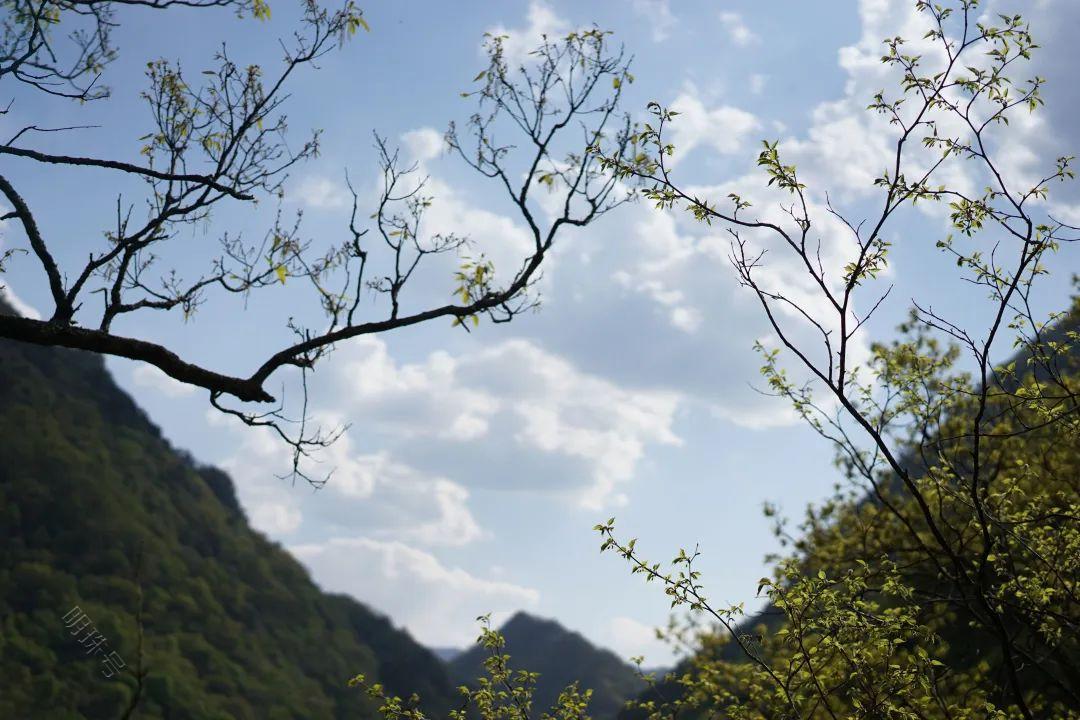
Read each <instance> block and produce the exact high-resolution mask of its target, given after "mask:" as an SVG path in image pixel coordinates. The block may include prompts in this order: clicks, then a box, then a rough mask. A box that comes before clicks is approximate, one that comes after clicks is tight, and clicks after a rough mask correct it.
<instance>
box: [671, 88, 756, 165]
mask: <svg viewBox="0 0 1080 720" xmlns="http://www.w3.org/2000/svg"><path fill="white" fill-rule="evenodd" d="M669 107H670V109H671V110H674V111H676V112H678V113H679V115H678V117H676V118H675V122H673V123H672V124H671V126H670V128H671V142H672V143H673V144H674V145H675V156H674V160H676V161H681V160H683V159H685V158H687V157H688V156H690V155H691V154H692V153H693V151H694V149H696V148H697V147H699V146H704V147H707V148H709V149H710V150H713V151H714V152H716V153H719V154H721V155H734V154H737V153H740V152H743V151H745V149H746V146H747V142H748V140H750V139H752V138H753V134H754V133H755V132H757V131H758V130H759V129H760V126H761V124H760V122H758V119H757V118H756V117H755V116H754V115H753V114H752V113H749V112H747V111H745V110H741V109H739V108H737V107H733V106H731V105H719V106H716V107H706V105H705V103H704V102H703V101H702V100H701V98H700V96H699V94H698V93H697V91H696V89H695V88H693V87H688V88H687V89H686V90H684V91H683V92H682V93H680V94H679V95H678V97H676V98H675V99H674V100H672V101H671V103H670V105H669Z"/></svg>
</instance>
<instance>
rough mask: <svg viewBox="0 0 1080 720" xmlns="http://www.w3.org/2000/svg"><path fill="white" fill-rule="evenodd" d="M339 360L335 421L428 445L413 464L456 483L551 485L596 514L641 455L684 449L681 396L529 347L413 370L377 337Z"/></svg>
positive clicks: (508, 346)
mask: <svg viewBox="0 0 1080 720" xmlns="http://www.w3.org/2000/svg"><path fill="white" fill-rule="evenodd" d="M339 354H340V355H345V356H346V357H345V358H339V360H340V362H339V363H337V364H336V365H335V367H336V368H337V376H336V379H335V380H334V381H333V383H332V384H333V388H334V390H333V393H332V394H333V395H334V396H335V397H338V398H341V399H342V400H341V401H340V402H339V404H338V406H337V409H336V412H339V413H341V414H342V415H343V416H346V417H354V416H357V415H358V414H360V415H363V416H364V417H368V418H371V419H372V420H373V421H375V422H377V423H378V425H379V427H381V428H383V429H384V431H385V432H387V433H389V435H390V436H391V438H390V439H391V440H393V436H396V437H398V438H400V439H401V440H405V441H411V440H412V439H414V438H419V439H421V440H423V442H418V443H415V444H416V445H420V446H422V448H421V449H417V450H414V451H413V453H414V458H419V459H423V458H427V459H428V461H429V462H431V463H432V464H435V463H439V464H441V465H443V466H452V467H458V468H460V469H459V473H458V475H459V476H460V477H462V478H466V477H468V478H474V477H478V478H481V482H483V483H486V484H489V483H490V484H495V485H500V486H505V487H507V488H511V489H513V488H518V489H544V488H553V487H554V488H556V489H558V490H561V491H562V492H568V493H570V494H571V495H572V496H574V497H576V498H577V501H578V502H579V503H581V504H582V505H584V506H586V507H592V508H595V507H601V506H603V505H605V504H608V503H610V502H617V501H618V496H617V493H616V488H617V486H618V485H619V484H620V483H623V482H626V481H627V480H629V479H631V478H632V477H633V474H634V471H635V468H636V466H637V463H638V462H639V460H640V459H641V458H642V456H643V455H644V452H645V449H646V447H647V446H648V445H650V444H677V443H678V442H679V439H678V437H677V436H676V435H675V433H674V431H673V429H672V423H673V418H674V414H675V410H676V407H677V404H678V396H677V395H676V394H674V393H670V392H651V391H639V390H627V389H624V388H621V387H619V386H617V385H615V384H613V383H610V382H607V381H605V380H603V379H601V378H597V377H592V376H590V375H587V374H584V373H582V372H580V371H579V370H578V369H577V368H575V367H574V366H573V365H572V364H570V363H569V362H567V361H566V360H565V359H563V358H561V357H559V356H557V355H554V354H552V353H550V352H547V351H545V350H543V349H542V348H540V347H539V346H538V345H536V344H535V343H532V342H529V341H525V340H507V341H503V342H500V343H498V344H495V345H492V346H488V347H485V348H483V349H481V350H478V351H476V352H472V353H466V354H461V355H457V356H455V355H451V354H449V353H446V352H443V351H437V352H434V353H431V354H430V355H429V356H428V357H427V358H426V359H425V360H423V361H421V362H415V363H396V362H395V361H394V360H393V359H392V358H391V356H390V355H389V352H388V348H387V346H386V345H385V343H383V342H382V341H381V340H378V339H374V338H372V339H368V340H365V341H363V342H361V343H356V344H355V345H354V346H353V347H351V348H348V349H343V350H342V351H341V353H339ZM321 397H322V396H320V398H321ZM545 456H549V457H545ZM531 460H532V461H535V462H536V466H535V470H531V471H530V468H529V463H530V461H531ZM552 461H554V462H556V463H558V464H559V466H560V467H562V468H563V470H562V472H561V473H560V474H559V476H558V478H559V479H557V480H554V479H552V478H551V477H548V475H549V473H547V472H546V470H548V469H550V468H551V467H552V465H551V462H552ZM500 468H506V472H507V474H506V475H505V476H499V474H498V471H499V469H500ZM511 473H512V474H511ZM462 482H465V481H464V480H462Z"/></svg>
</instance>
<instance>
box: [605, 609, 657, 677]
mask: <svg viewBox="0 0 1080 720" xmlns="http://www.w3.org/2000/svg"><path fill="white" fill-rule="evenodd" d="M606 635H607V638H606V640H607V644H608V645H610V646H611V647H612V648H613V649H614V650H615V653H616V654H617V655H619V657H621V658H622V659H624V660H629V659H630V658H633V657H642V658H644V661H643V663H642V666H643V667H645V668H650V667H656V666H658V665H667V664H669V663H671V662H672V661H673V660H674V654H673V653H672V649H671V646H670V645H669V644H668V643H666V642H664V641H663V640H661V639H660V638H658V637H657V636H656V628H655V627H653V626H652V625H646V624H645V623H643V622H639V621H637V620H635V619H633V618H629V617H623V616H620V617H614V618H612V619H611V621H610V622H609V623H608V627H607V628H606Z"/></svg>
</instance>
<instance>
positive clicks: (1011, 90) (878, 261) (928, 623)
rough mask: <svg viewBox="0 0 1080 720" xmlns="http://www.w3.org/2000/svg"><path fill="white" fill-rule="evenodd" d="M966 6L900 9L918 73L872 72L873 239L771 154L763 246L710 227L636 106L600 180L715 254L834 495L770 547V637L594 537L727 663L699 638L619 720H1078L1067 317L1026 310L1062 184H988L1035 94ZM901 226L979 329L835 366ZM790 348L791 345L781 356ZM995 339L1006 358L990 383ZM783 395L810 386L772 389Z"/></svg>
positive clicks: (943, 323) (749, 230)
mask: <svg viewBox="0 0 1080 720" xmlns="http://www.w3.org/2000/svg"><path fill="white" fill-rule="evenodd" d="M978 5H979V3H978V2H976V1H975V0H961V1H960V2H956V3H953V4H951V5H948V6H943V5H936V4H931V3H928V2H921V1H920V2H916V3H915V7H916V9H917V10H918V11H919V12H920V13H922V14H923V17H924V18H925V19H926V20H927V23H928V26H929V30H928V31H927V33H926V36H925V37H924V38H922V40H921V41H920V42H919V43H917V46H918V49H917V50H916V49H911V43H908V42H905V40H903V39H901V38H890V39H888V40H886V41H885V52H884V54H883V56H882V62H883V63H884V64H885V65H886V66H887V67H889V68H890V69H891V70H893V71H895V72H896V73H897V75H898V77H899V87H900V93H899V94H898V95H896V96H888V95H887V94H886V93H885V92H884V91H883V92H881V93H878V94H877V95H876V96H875V97H874V99H873V101H872V102H871V104H870V106H869V109H870V111H872V112H874V113H878V114H880V115H882V116H884V117H885V118H886V119H887V120H888V123H889V125H890V126H891V127H892V128H893V129H894V131H895V145H894V147H895V152H894V155H893V157H892V158H891V160H890V166H889V168H888V169H886V170H885V171H884V172H883V173H882V174H881V176H880V177H879V178H878V179H877V180H876V181H875V183H874V186H875V187H876V188H878V189H879V191H880V192H881V193H882V195H883V198H882V200H883V203H882V206H883V209H882V210H881V212H880V213H879V214H878V215H876V216H872V217H870V218H868V219H866V220H861V221H860V220H849V219H848V218H847V217H846V216H845V214H844V213H842V212H841V210H840V209H839V208H837V207H836V206H835V205H833V204H832V203H831V202H829V200H828V196H827V194H825V193H824V191H823V190H819V189H816V188H810V187H808V184H807V183H805V182H804V181H803V179H802V178H800V176H799V174H798V171H797V169H796V167H795V166H793V165H790V164H786V163H785V162H784V160H783V156H782V152H781V149H780V147H779V145H778V143H772V142H766V143H765V144H764V147H763V149H762V151H761V152H760V155H759V159H758V165H759V166H760V167H761V168H762V169H763V171H764V173H765V175H766V178H767V185H768V186H771V187H773V188H776V189H777V190H778V191H779V192H780V193H781V194H782V195H784V196H786V199H785V200H784V201H783V206H782V213H781V217H785V216H786V217H785V220H784V221H779V220H775V219H772V216H769V215H768V214H767V213H763V214H759V215H754V214H753V213H754V212H755V211H754V210H752V204H751V202H750V201H749V200H747V199H746V198H745V197H744V196H741V195H739V194H731V195H729V196H728V201H730V208H731V209H730V210H725V209H720V208H721V203H718V202H714V201H712V200H710V199H707V198H703V197H699V196H697V195H696V194H694V191H693V190H692V189H687V188H684V187H683V186H681V185H680V184H679V183H677V182H676V180H675V179H674V178H673V177H672V175H671V168H670V163H669V161H668V160H667V158H668V157H670V156H671V155H672V154H673V153H674V147H673V146H672V145H671V144H670V143H667V142H666V140H665V132H666V130H667V128H668V126H669V125H670V124H671V123H673V122H677V120H675V116H676V115H677V113H672V112H670V111H669V110H666V109H665V108H663V107H661V106H659V105H656V104H653V105H652V106H651V110H652V113H653V115H654V117H655V120H654V122H653V123H651V124H646V125H644V126H643V128H642V129H641V131H640V132H638V133H637V134H635V136H634V137H633V140H634V141H635V142H636V143H637V144H638V145H639V146H641V147H642V148H643V149H642V150H641V151H640V152H639V153H638V154H637V155H636V156H635V157H634V158H633V160H632V161H631V162H620V161H616V160H612V161H610V162H608V163H607V165H608V167H610V168H611V169H612V170H613V171H614V172H617V173H619V174H620V175H622V176H624V177H628V178H636V179H639V180H642V181H644V182H646V183H647V184H648V187H647V188H646V189H645V191H644V194H645V196H646V197H648V198H649V199H650V200H652V201H653V202H654V203H655V204H656V206H657V207H658V208H661V209H666V210H670V209H681V210H684V211H686V212H688V213H689V214H690V215H691V216H692V217H693V218H695V219H696V220H699V221H702V222H706V223H710V224H712V223H715V224H721V225H723V226H724V227H725V228H727V230H728V232H729V233H730V235H731V238H732V241H731V259H732V262H733V264H734V267H735V269H736V272H737V273H738V276H739V278H740V280H741V282H742V284H743V285H744V286H745V287H746V288H747V289H748V290H749V291H750V292H751V293H752V294H753V295H754V297H755V298H756V300H757V301H758V302H759V304H760V306H761V308H762V311H763V314H764V316H765V318H766V320H767V321H768V323H769V327H770V328H771V330H772V332H773V334H774V336H775V337H776V338H777V347H773V348H769V347H765V346H759V348H758V349H759V351H760V352H761V353H762V356H763V360H764V365H763V368H762V372H763V375H764V377H765V379H766V381H767V383H768V385H769V387H770V389H771V390H772V391H773V392H774V393H775V394H776V395H778V396H780V397H783V398H786V399H787V400H788V401H789V402H790V403H791V405H792V407H793V408H794V409H795V411H796V413H797V414H798V415H799V416H800V417H801V418H802V419H803V420H804V421H805V422H806V423H807V424H808V425H809V426H810V428H812V429H813V430H814V431H815V432H817V433H818V434H819V435H821V436H822V438H823V439H825V440H827V441H828V442H830V443H831V444H832V445H833V446H834V447H835V449H836V456H837V464H838V466H839V467H840V468H841V470H842V471H843V473H844V477H845V479H846V481H847V483H846V484H839V485H838V486H837V492H836V495H835V496H834V497H832V498H831V499H829V500H828V501H827V502H825V503H824V504H823V505H822V506H820V507H818V508H812V509H811V510H810V511H809V512H808V514H807V518H806V520H805V522H804V523H803V524H802V525H801V526H800V528H799V531H798V534H797V536H791V535H788V534H787V531H786V530H785V526H784V524H783V523H780V524H779V525H778V527H777V533H778V534H779V535H780V536H781V537H783V538H784V539H785V540H786V542H788V543H789V545H790V546H791V547H792V548H793V553H792V554H791V555H790V556H788V557H783V558H779V559H778V562H777V566H776V570H775V572H774V574H773V576H772V577H767V578H762V580H761V584H760V586H759V588H758V592H759V593H761V592H762V591H765V593H766V594H767V596H768V598H769V601H770V610H769V611H768V612H770V613H771V614H773V615H774V616H779V618H780V621H779V622H777V621H775V620H774V621H772V622H770V623H762V624H760V625H757V626H754V624H753V623H748V622H745V621H743V620H742V608H741V606H735V607H714V606H713V605H712V604H711V603H710V601H709V600H708V598H707V596H706V592H705V588H704V585H703V581H702V579H701V577H700V574H699V572H698V571H697V570H695V569H694V561H695V559H696V558H697V553H696V552H694V553H687V552H685V551H682V552H680V554H679V555H678V556H677V557H676V558H675V559H674V560H673V561H672V562H671V563H670V564H665V563H655V562H650V561H648V560H646V559H645V558H643V557H642V556H641V554H640V552H639V551H638V550H637V548H636V542H635V541H634V540H629V541H623V540H620V539H619V538H618V537H617V535H616V533H615V527H614V520H613V519H612V520H609V521H608V522H606V523H602V524H600V525H598V526H597V528H596V529H597V530H598V531H599V532H600V534H601V535H602V536H603V538H604V539H603V546H602V548H603V549H604V550H612V551H615V552H617V553H618V554H620V555H621V556H622V557H623V558H624V559H625V560H627V561H628V562H629V564H630V567H631V569H632V571H633V572H634V573H638V574H642V575H644V576H645V578H646V579H647V580H650V581H657V582H659V583H660V584H661V585H662V586H663V587H664V589H665V591H666V592H667V594H668V595H669V596H670V597H671V600H672V605H673V607H685V608H687V609H689V610H690V611H691V613H693V614H696V615H699V616H702V615H703V616H704V617H707V618H708V619H709V620H711V621H712V622H713V623H716V626H717V628H718V629H719V631H720V637H721V638H726V639H727V641H728V643H729V644H730V645H734V646H736V647H737V653H736V654H737V655H740V656H741V658H740V660H739V661H737V662H732V661H731V659H730V658H731V656H732V653H730V652H729V651H726V650H722V649H718V647H719V648H722V647H723V643H722V641H721V639H719V638H718V637H715V636H714V637H711V638H709V637H706V639H705V647H704V649H703V650H702V652H700V653H699V654H698V655H697V656H695V657H694V658H693V660H692V661H691V662H690V663H688V664H687V665H686V666H685V667H684V668H683V669H682V670H683V671H682V672H681V673H680V674H679V675H678V676H677V677H673V678H670V679H669V680H668V681H667V682H666V683H664V684H663V685H664V686H663V687H660V686H659V685H658V687H657V693H653V694H648V695H646V696H645V697H644V698H643V699H642V700H641V702H640V703H638V704H637V711H638V712H639V713H643V714H645V715H648V716H649V717H653V718H666V717H674V716H675V714H678V713H690V714H695V715H697V714H700V715H709V716H721V717H732V718H781V717H783V718H787V717H800V718H819V717H820V718H834V719H835V718H840V717H845V718H847V717H850V718H864V717H865V718H939V717H940V718H975V717H979V718H984V717H995V718H1005V717H1025V718H1034V717H1054V718H1059V717H1080V694H1078V690H1077V688H1078V687H1080V676H1078V675H1077V668H1078V667H1080V604H1078V602H1077V594H1076V591H1077V586H1078V583H1080V504H1078V497H1080V486H1078V485H1077V478H1078V477H1080V435H1078V429H1080V425H1078V422H1077V416H1078V414H1080V386H1078V382H1080V361H1078V352H1080V348H1078V346H1077V345H1078V342H1080V335H1078V327H1080V304H1077V305H1076V306H1074V307H1073V308H1072V309H1071V310H1068V311H1065V312H1061V313H1056V314H1054V315H1052V316H1051V317H1050V318H1048V319H1044V318H1040V317H1037V316H1036V314H1035V312H1034V310H1033V309H1032V308H1033V302H1032V288H1033V287H1034V286H1035V285H1036V283H1037V280H1038V279H1039V278H1040V277H1041V276H1042V275H1044V274H1045V273H1046V272H1047V264H1048V263H1047V258H1048V257H1049V256H1050V255H1051V254H1052V253H1054V252H1055V251H1056V250H1057V249H1058V247H1059V245H1060V243H1062V242H1071V241H1073V240H1074V238H1073V237H1071V236H1070V232H1072V231H1074V230H1075V228H1071V227H1069V226H1068V225H1066V224H1064V223H1062V222H1060V221H1057V220H1055V219H1054V218H1053V216H1052V215H1050V213H1049V210H1048V206H1047V204H1046V199H1047V196H1048V193H1049V188H1050V185H1051V184H1052V183H1055V182H1059V181H1066V180H1069V179H1071V178H1072V170H1071V169H1070V164H1071V158H1069V157H1062V158H1059V159H1058V160H1057V161H1056V162H1055V163H1053V167H1051V168H1049V169H1048V170H1047V172H1046V175H1045V177H1043V178H1042V179H1040V180H1038V182H1036V183H1035V184H1034V185H1030V186H1029V185H1026V184H1024V182H1023V180H1017V179H1015V178H1013V177H1011V176H1010V174H1009V172H1007V171H1006V169H1005V168H1004V167H1003V166H1002V165H1001V164H999V162H998V161H997V159H996V157H995V151H996V150H998V149H1000V148H1002V147H1004V146H1005V145H1006V144H1007V143H1008V142H1009V140H1008V136H1007V129H1008V123H1009V119H1010V117H1012V116H1014V115H1015V114H1016V113H1018V112H1034V111H1036V110H1037V109H1038V108H1039V107H1040V105H1041V104H1042V100H1041V97H1040V94H1039V91H1040V87H1041V84H1042V80H1041V79H1040V78H1033V79H1031V80H1030V81H1028V82H1023V83H1018V82H1015V81H1013V80H1012V79H1011V78H1010V73H1011V71H1012V69H1013V68H1015V67H1017V66H1018V65H1019V64H1020V63H1022V61H1023V60H1025V59H1027V58H1028V57H1029V56H1030V54H1031V52H1032V51H1033V50H1034V49H1035V47H1036V45H1035V43H1034V41H1033V39H1032V36H1031V34H1030V32H1029V30H1028V27H1027V26H1026V24H1025V23H1024V21H1023V19H1022V18H1021V17H1020V16H1018V15H1003V16H1000V17H998V18H996V23H991V22H989V21H987V20H985V19H984V18H983V17H982V16H980V15H979V13H980V10H979V8H978ZM912 146H915V149H914V150H912ZM946 168H948V169H949V170H951V171H953V172H956V173H963V174H964V175H963V176H966V177H969V178H970V179H972V183H971V184H972V185H975V186H977V185H978V184H979V183H980V182H985V189H984V190H983V191H981V193H978V194H971V193H970V192H968V191H966V190H965V189H964V187H965V186H964V184H963V183H959V182H955V181H953V182H949V181H947V180H946V179H947V178H948V177H950V176H948V175H947V174H946V172H945V170H946ZM952 177H953V178H955V177H957V175H953V176H952ZM943 181H945V182H944V183H943ZM822 196H823V197H824V201H825V207H824V208H821V207H820V205H819V204H818V202H819V198H822ZM916 203H924V204H926V203H936V204H938V205H939V206H941V211H940V214H941V215H943V216H944V217H946V218H948V220H949V221H950V222H951V224H952V226H953V230H954V233H955V237H954V236H953V235H950V236H949V237H947V238H945V239H943V240H940V241H938V242H937V243H936V245H937V247H938V248H939V249H940V250H941V251H942V252H943V253H946V254H947V256H948V257H950V258H952V259H954V260H955V265H956V267H957V268H958V269H959V270H958V272H959V273H960V274H961V279H962V280H963V281H965V282H967V283H970V284H971V285H973V286H975V287H976V288H980V289H981V290H982V291H984V292H985V294H986V296H987V297H988V301H989V302H988V304H987V307H986V310H985V312H984V313H983V315H982V316H983V317H985V318H986V324H985V326H984V327H983V328H981V329H979V330H976V329H969V328H966V327H963V326H962V325H961V324H960V323H959V322H958V321H955V320H951V319H949V318H948V317H947V316H946V315H945V314H943V313H941V312H940V311H935V310H934V309H932V308H931V307H929V306H928V305H927V304H925V303H920V302H919V301H918V300H917V299H916V300H915V301H914V307H913V308H912V310H911V316H910V320H909V321H908V322H906V323H905V324H904V325H903V326H902V327H901V328H900V330H901V333H900V338H899V339H898V340H896V341H894V342H892V343H889V344H880V343H879V344H873V345H871V346H870V350H869V356H868V358H867V359H865V360H856V359H855V355H856V354H857V352H858V342H859V340H858V339H861V337H862V334H861V333H860V331H862V330H863V329H864V327H865V324H866V322H867V320H868V319H869V318H870V316H871V315H873V313H874V311H875V310H876V309H877V308H878V307H879V306H880V305H881V304H882V303H883V302H884V301H885V299H886V298H887V296H888V294H889V290H890V289H891V287H890V288H888V289H885V290H884V291H881V290H880V289H875V288H877V285H878V283H880V282H881V280H882V277H883V276H884V271H885V270H886V268H887V266H888V260H889V252H890V242H889V240H888V229H889V227H890V223H891V221H892V220H893V218H894V217H895V216H897V215H898V214H899V212H900V211H901V210H902V209H903V208H906V207H910V206H913V205H915V204H916ZM935 209H936V208H935ZM931 212H934V210H931ZM823 214H826V215H828V216H830V217H831V218H832V219H834V220H839V222H840V231H839V234H840V236H839V237H838V236H833V237H825V238H822V237H820V233H824V232H830V230H829V225H828V224H827V223H822V222H821V219H822V218H821V216H822V215H823ZM818 228H824V230H820V229H818ZM815 229H817V232H818V233H819V236H817V237H815V234H814V233H815ZM831 232H832V233H834V234H835V233H837V231H836V230H832V231H831ZM845 234H846V237H843V235H845ZM762 236H765V237H771V239H772V240H775V241H778V242H777V245H778V246H779V248H780V251H781V252H786V253H788V255H789V256H790V258H791V259H792V260H793V261H794V262H795V263H796V265H797V266H798V267H800V268H801V269H802V270H803V271H804V272H805V274H806V275H807V279H808V280H809V281H810V286H811V287H813V288H814V294H811V295H810V296H808V297H799V296H795V295H793V294H792V293H791V292H790V290H789V289H787V288H785V287H780V286H777V285H775V284H770V278H769V275H768V274H767V273H766V272H764V271H763V268H764V267H765V266H766V260H767V256H768V253H769V252H771V249H770V248H765V247H761V246H759V245H757V244H756V243H757V241H758V240H759V239H760V238H761V237H762ZM844 242H847V243H848V245H847V246H848V247H851V248H852V249H851V251H850V257H849V260H848V261H847V262H846V263H844V264H843V265H841V266H837V265H832V264H830V266H826V264H825V263H824V262H823V260H822V252H821V248H822V246H823V244H826V243H827V244H829V246H830V247H831V248H833V249H835V248H837V247H844V245H843V243H844ZM987 246H988V247H989V248H991V249H990V250H987V249H985V248H986V247H987ZM863 303H865V304H863ZM857 307H866V308H868V310H864V311H862V312H861V314H860V313H859V312H857V309H856V308H857ZM807 332H809V334H810V335H811V336H813V337H815V340H814V341H813V342H804V341H802V340H801V339H800V338H802V337H804V335H805V334H806V333H807ZM1007 336H1012V338H1013V339H1014V344H1013V348H1014V352H1018V353H1019V354H1018V355H1017V356H1015V357H1014V358H1013V359H1012V360H1011V361H1009V362H1006V363H1004V364H1001V365H996V364H994V363H993V361H992V359H991V356H992V355H993V354H996V353H1000V352H1001V350H1000V348H1001V346H1002V340H1003V339H1006V338H1007ZM792 369H794V370H795V371H797V372H798V373H799V374H801V375H802V376H804V377H805V378H807V379H806V380H794V379H792V375H791V374H790V371H791V370H792ZM661 691H663V692H661ZM667 693H670V694H667Z"/></svg>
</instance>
